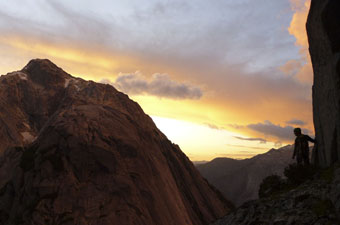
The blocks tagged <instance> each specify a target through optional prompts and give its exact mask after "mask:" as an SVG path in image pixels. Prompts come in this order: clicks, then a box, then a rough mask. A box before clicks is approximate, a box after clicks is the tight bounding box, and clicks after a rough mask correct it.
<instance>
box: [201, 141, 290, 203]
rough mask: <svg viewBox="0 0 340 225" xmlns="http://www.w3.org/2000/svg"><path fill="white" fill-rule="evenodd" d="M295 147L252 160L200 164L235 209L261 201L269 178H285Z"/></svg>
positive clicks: (287, 147) (202, 170) (225, 159)
mask: <svg viewBox="0 0 340 225" xmlns="http://www.w3.org/2000/svg"><path fill="white" fill-rule="evenodd" d="M293 147H294V146H293V145H289V146H285V147H282V148H280V149H271V150H270V151H268V152H266V153H264V154H260V155H257V156H254V157H252V158H250V159H244V160H235V159H229V158H217V159H214V160H212V161H211V162H209V163H206V164H202V165H197V166H196V167H197V169H198V170H199V171H200V172H201V174H202V176H203V177H205V178H206V179H207V180H208V181H209V182H210V183H211V184H213V185H214V186H215V187H217V188H218V189H219V190H220V191H221V192H222V193H223V194H224V196H225V197H226V198H227V199H229V200H230V201H232V202H233V203H234V204H235V205H236V206H239V205H241V204H242V203H244V202H246V201H248V200H254V199H257V198H258V191H259V187H260V184H261V182H262V180H263V179H264V178H265V177H267V176H269V175H273V174H276V175H279V176H282V175H283V170H284V168H285V167H286V166H288V164H289V163H292V162H294V161H293V160H292V155H293Z"/></svg>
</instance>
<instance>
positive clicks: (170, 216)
mask: <svg viewBox="0 0 340 225" xmlns="http://www.w3.org/2000/svg"><path fill="white" fill-rule="evenodd" d="M0 110H1V111H0V122H1V126H0V129H1V130H0V143H2V145H1V147H0V151H1V154H2V156H1V157H0V224H6V225H10V224H27V225H29V224H36V225H46V224H58V225H59V224H78V225H89V224H97V225H109V224H119V225H132V224H138V225H142V224H146V225H170V224H183V225H184V224H185V225H201V224H202V225H203V224H207V223H209V222H211V221H213V220H215V219H216V218H219V217H221V216H222V215H225V214H226V213H227V212H229V210H230V208H232V205H231V204H230V203H229V202H227V201H226V200H225V199H224V198H223V196H222V195H221V194H220V193H219V192H218V191H216V190H215V189H214V188H213V187H212V186H210V185H209V184H208V183H207V181H206V180H205V179H203V178H202V177H201V175H200V174H199V172H198V171H197V170H196V168H195V167H194V166H193V164H192V163H191V162H190V161H189V159H188V158H187V157H186V156H185V154H184V153H183V152H182V151H181V150H180V149H179V147H178V146H177V145H174V144H172V143H171V142H170V141H169V140H168V139H167V138H166V136H165V135H164V134H162V133H161V132H160V131H159V130H158V129H157V128H156V126H155V124H154V123H153V121H152V120H151V118H150V117H149V116H147V115H146V114H145V113H144V112H143V110H142V109H141V108H140V106H139V105H138V104H137V103H135V102H133V101H132V100H130V99H129V98H128V96H127V95H125V94H123V93H120V92H119V91H117V90H116V89H115V88H114V87H112V86H110V85H104V84H98V83H95V82H92V81H84V80H82V79H80V78H75V77H72V76H71V75H69V74H67V73H66V72H64V71H63V70H62V69H60V68H59V67H57V66H56V65H54V64H53V63H52V62H50V61H49V60H32V61H30V62H29V63H28V65H27V66H26V67H25V68H24V69H22V70H21V71H18V72H13V73H10V74H7V75H5V76H1V78H0Z"/></svg>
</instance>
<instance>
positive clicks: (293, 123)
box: [286, 119, 306, 126]
mask: <svg viewBox="0 0 340 225" xmlns="http://www.w3.org/2000/svg"><path fill="white" fill-rule="evenodd" d="M286 123H287V124H291V125H298V126H303V125H306V122H305V121H302V120H298V119H292V120H289V121H287V122H286Z"/></svg>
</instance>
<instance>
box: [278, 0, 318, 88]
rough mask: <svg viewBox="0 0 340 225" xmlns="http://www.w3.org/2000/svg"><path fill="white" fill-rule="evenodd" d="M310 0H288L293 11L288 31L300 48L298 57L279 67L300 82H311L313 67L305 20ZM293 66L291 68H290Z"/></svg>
mask: <svg viewBox="0 0 340 225" xmlns="http://www.w3.org/2000/svg"><path fill="white" fill-rule="evenodd" d="M310 3H311V0H290V4H291V10H292V11H293V12H294V15H293V17H292V20H291V22H290V26H289V28H288V32H289V34H290V35H293V36H294V37H295V39H296V42H295V45H296V46H298V47H299V48H300V58H299V59H297V60H290V61H288V62H287V63H286V64H285V65H284V66H282V67H281V68H280V69H281V70H282V71H283V72H285V73H286V74H288V75H291V74H292V73H293V74H294V76H295V77H296V78H297V79H298V80H300V81H301V82H306V83H312V81H313V80H312V79H313V69H312V63H311V59H310V56H309V52H308V38H307V32H306V21H307V16H308V11H309V8H310ZM292 68H293V70H291V69H292Z"/></svg>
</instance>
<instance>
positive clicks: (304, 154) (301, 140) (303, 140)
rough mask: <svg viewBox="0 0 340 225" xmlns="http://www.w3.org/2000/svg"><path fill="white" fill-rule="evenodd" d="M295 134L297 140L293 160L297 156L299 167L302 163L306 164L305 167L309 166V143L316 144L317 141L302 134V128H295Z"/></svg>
mask: <svg viewBox="0 0 340 225" xmlns="http://www.w3.org/2000/svg"><path fill="white" fill-rule="evenodd" d="M294 134H295V136H296V138H295V143H294V153H293V159H294V158H295V156H296V161H297V164H298V165H301V164H302V162H303V163H304V165H309V145H308V141H310V142H313V143H315V140H314V139H312V138H311V137H309V136H308V135H305V134H302V133H301V129H300V128H295V129H294Z"/></svg>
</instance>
